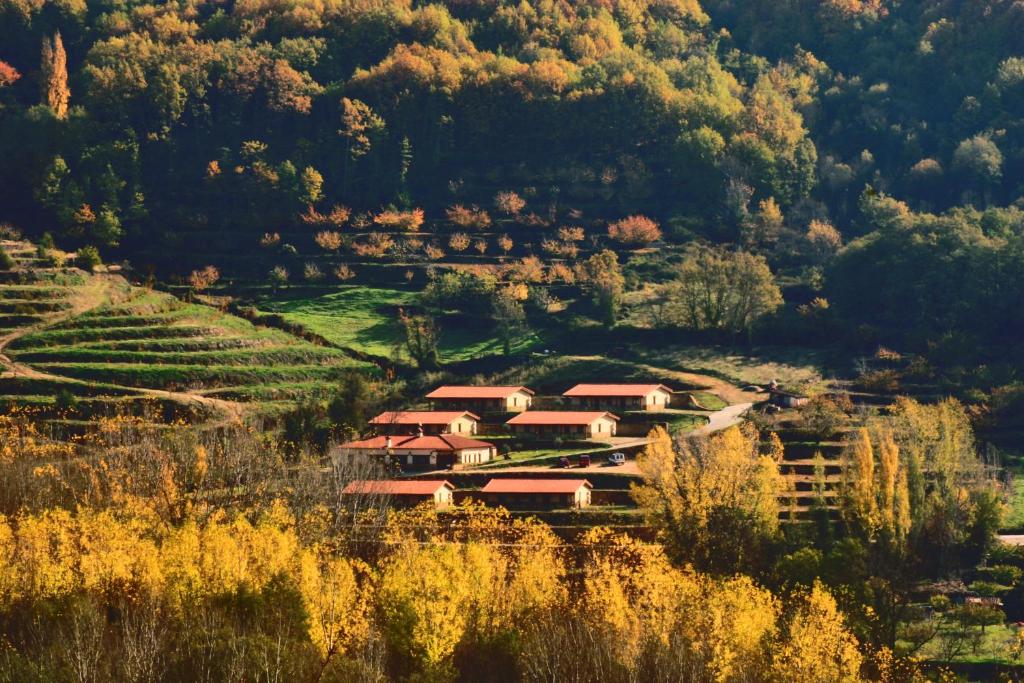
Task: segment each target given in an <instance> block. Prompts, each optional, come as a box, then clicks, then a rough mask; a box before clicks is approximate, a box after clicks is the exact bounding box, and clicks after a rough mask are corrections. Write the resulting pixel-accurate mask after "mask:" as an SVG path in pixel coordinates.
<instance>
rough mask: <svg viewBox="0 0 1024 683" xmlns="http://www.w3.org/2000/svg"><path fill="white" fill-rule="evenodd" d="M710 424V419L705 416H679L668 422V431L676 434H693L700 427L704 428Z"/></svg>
mask: <svg viewBox="0 0 1024 683" xmlns="http://www.w3.org/2000/svg"><path fill="white" fill-rule="evenodd" d="M707 423H708V419H707V418H706V417H704V416H703V415H677V416H672V418H671V419H669V420H668V431H669V432H672V433H675V432H691V431H693V430H694V429H697V428H698V427H703V426H704V425H706V424H707Z"/></svg>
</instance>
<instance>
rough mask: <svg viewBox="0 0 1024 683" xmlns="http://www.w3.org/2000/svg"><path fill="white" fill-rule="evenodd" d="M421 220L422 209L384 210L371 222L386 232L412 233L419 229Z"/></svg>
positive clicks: (421, 223) (422, 217) (422, 215)
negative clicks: (401, 231) (400, 231)
mask: <svg viewBox="0 0 1024 683" xmlns="http://www.w3.org/2000/svg"><path fill="white" fill-rule="evenodd" d="M423 219H424V214H423V209H413V210H412V211H395V210H392V209H385V210H384V211H381V212H380V213H378V214H377V215H376V216H374V217H373V222H374V223H376V224H377V225H379V226H380V227H382V228H385V229H387V230H403V231H405V232H413V231H415V230H419V229H420V227H421V226H422V225H423Z"/></svg>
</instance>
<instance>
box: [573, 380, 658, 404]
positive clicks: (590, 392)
mask: <svg viewBox="0 0 1024 683" xmlns="http://www.w3.org/2000/svg"><path fill="white" fill-rule="evenodd" d="M562 396H564V397H566V398H567V399H569V402H570V403H571V404H572V405H574V406H578V407H580V408H618V409H620V410H663V409H665V408H667V407H668V405H669V404H670V403H671V402H672V390H671V389H669V388H668V387H666V386H665V385H664V384H577V385H576V386H574V387H573V388H572V389H569V390H568V391H566V392H565V393H563V394H562Z"/></svg>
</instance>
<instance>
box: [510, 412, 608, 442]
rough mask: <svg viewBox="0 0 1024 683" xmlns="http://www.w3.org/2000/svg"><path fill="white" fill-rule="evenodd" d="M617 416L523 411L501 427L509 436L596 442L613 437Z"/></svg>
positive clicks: (606, 413)
mask: <svg viewBox="0 0 1024 683" xmlns="http://www.w3.org/2000/svg"><path fill="white" fill-rule="evenodd" d="M618 419H619V418H618V417H616V416H615V415H612V414H611V413H608V412H604V411H571V410H527V411H526V412H524V413H519V414H518V415H516V416H515V417H513V418H512V419H511V420H509V421H507V422H506V423H505V424H506V425H508V428H509V429H510V430H512V433H513V434H525V435H530V436H534V437H544V438H554V437H558V436H567V437H573V438H581V439H600V438H602V437H609V436H615V423H616V422H617V421H618Z"/></svg>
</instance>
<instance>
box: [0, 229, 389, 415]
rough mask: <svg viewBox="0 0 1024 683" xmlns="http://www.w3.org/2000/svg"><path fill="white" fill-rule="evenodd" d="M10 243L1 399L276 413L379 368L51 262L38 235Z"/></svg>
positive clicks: (2, 402)
mask: <svg viewBox="0 0 1024 683" xmlns="http://www.w3.org/2000/svg"><path fill="white" fill-rule="evenodd" d="M4 248H5V250H6V251H7V252H8V253H9V254H11V255H12V256H13V257H14V258H15V261H16V266H15V268H14V269H12V270H10V271H3V272H0V277H2V281H3V282H2V284H0V352H2V354H3V356H0V358H3V360H4V372H3V374H2V375H0V407H2V406H11V405H26V404H27V405H33V406H37V407H39V408H41V409H43V410H47V409H56V408H58V407H61V406H58V403H64V404H67V403H69V402H73V403H74V404H75V405H76V407H77V409H78V412H81V413H88V414H93V413H95V412H102V411H104V410H106V409H108V408H112V407H114V406H117V407H119V408H122V409H123V408H126V407H127V408H128V409H129V410H133V411H135V412H139V411H141V410H143V408H142V406H143V405H144V404H149V403H152V402H153V401H156V402H157V403H158V404H160V407H161V409H162V410H163V412H164V413H165V414H166V415H169V416H174V414H175V413H179V414H180V412H181V411H182V409H183V407H184V409H185V410H187V411H191V413H192V416H193V417H195V416H196V415H195V414H196V413H199V415H198V416H199V417H203V418H212V417H214V416H215V414H216V413H217V412H221V413H224V412H230V413H235V414H238V413H241V412H246V411H250V410H253V409H255V410H258V411H260V412H264V411H266V412H274V411H277V410H280V409H283V408H285V407H287V406H290V405H292V404H293V403H294V401H295V400H296V399H297V398H299V397H301V396H305V395H309V394H310V393H311V392H312V391H313V390H315V389H316V388H318V387H319V388H323V387H324V386H328V385H329V384H330V383H331V382H333V381H335V380H337V379H339V378H340V377H342V376H343V374H344V373H345V372H347V371H350V370H352V369H359V370H362V371H372V370H373V369H374V368H373V366H371V365H369V364H366V363H363V362H361V361H357V360H354V359H353V358H351V357H350V356H349V355H348V354H346V353H345V352H344V351H341V350H339V349H334V348H328V347H323V346H317V345H314V344H312V343H309V342H307V341H304V340H301V339H298V338H296V337H293V336H291V335H289V334H287V333H286V332H282V331H279V330H273V329H265V328H260V327H256V326H255V325H253V324H252V323H250V322H248V321H246V320H243V319H241V318H238V317H236V316H232V315H230V314H227V313H224V312H222V311H219V310H217V309H214V308H211V307H209V306H204V305H199V304H191V303H186V302H183V301H181V300H180V299H178V298H176V297H174V296H172V295H170V294H166V293H163V292H157V291H151V290H147V289H143V288H139V287H132V286H130V285H129V284H128V283H127V282H125V281H124V279H123V278H121V277H119V276H112V275H90V274H86V273H84V272H82V271H78V270H74V269H62V268H50V269H48V268H44V267H40V264H39V262H38V259H35V258H34V256H35V249H34V248H32V247H31V245H28V244H26V243H12V242H6V243H4ZM59 395H60V396H62V397H63V398H61V399H58V396H59ZM69 395H70V396H73V397H77V400H75V399H70V400H69V399H68V398H67V397H68V396H69ZM236 402H240V403H246V404H258V405H249V406H236V405H234V404H235V403H236ZM65 407H66V406H65ZM225 409H227V410H225Z"/></svg>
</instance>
